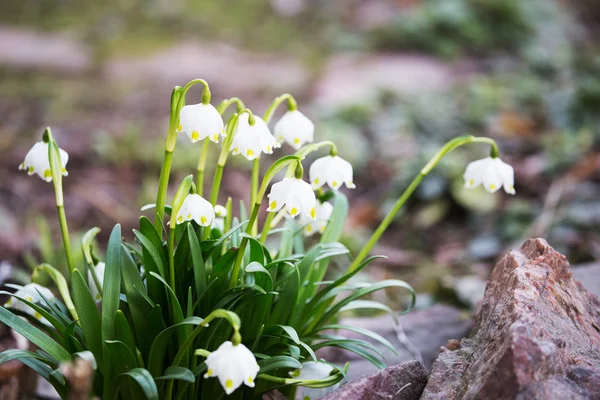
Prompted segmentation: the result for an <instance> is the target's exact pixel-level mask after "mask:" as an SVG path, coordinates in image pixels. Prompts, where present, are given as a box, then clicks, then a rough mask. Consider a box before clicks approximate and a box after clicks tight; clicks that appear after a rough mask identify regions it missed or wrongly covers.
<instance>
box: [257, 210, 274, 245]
mask: <svg viewBox="0 0 600 400" xmlns="http://www.w3.org/2000/svg"><path fill="white" fill-rule="evenodd" d="M275 214H276V213H273V212H270V213H269V215H267V219H265V225H264V226H263V230H262V233H261V234H260V243H261V244H265V242H266V241H267V237H268V236H269V232H270V231H271V223H272V222H273V218H274V217H275Z"/></svg>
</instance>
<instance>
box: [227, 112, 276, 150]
mask: <svg viewBox="0 0 600 400" xmlns="http://www.w3.org/2000/svg"><path fill="white" fill-rule="evenodd" d="M248 119H249V116H248V114H247V113H243V114H241V115H240V116H239V118H238V125H237V128H236V130H235V136H234V137H233V142H232V144H231V148H232V150H231V151H232V153H231V154H233V155H236V154H241V155H243V156H244V157H246V158H247V159H248V160H254V159H255V158H256V157H258V156H260V153H261V152H263V153H265V154H273V149H275V148H278V147H281V145H280V144H279V143H278V142H277V140H275V137H273V135H271V131H270V130H269V127H268V126H267V124H266V123H265V121H264V120H263V119H262V118H260V117H257V116H254V125H250V122H249V120H248Z"/></svg>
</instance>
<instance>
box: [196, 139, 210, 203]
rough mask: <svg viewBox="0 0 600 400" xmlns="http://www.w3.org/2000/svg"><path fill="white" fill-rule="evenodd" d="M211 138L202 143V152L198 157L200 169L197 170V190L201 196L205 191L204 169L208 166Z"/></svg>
mask: <svg viewBox="0 0 600 400" xmlns="http://www.w3.org/2000/svg"><path fill="white" fill-rule="evenodd" d="M208 145H209V140H206V139H205V140H204V143H203V144H202V152H201V153H200V158H199V159H198V170H197V171H196V173H197V174H196V191H197V193H198V194H199V195H200V196H203V192H204V170H205V168H206V157H207V155H208Z"/></svg>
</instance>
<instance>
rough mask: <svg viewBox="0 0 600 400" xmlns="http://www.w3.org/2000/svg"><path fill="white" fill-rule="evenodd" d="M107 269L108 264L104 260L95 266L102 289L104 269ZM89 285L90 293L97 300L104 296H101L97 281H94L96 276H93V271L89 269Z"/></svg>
mask: <svg viewBox="0 0 600 400" xmlns="http://www.w3.org/2000/svg"><path fill="white" fill-rule="evenodd" d="M105 269H106V264H104V263H103V262H102V261H101V262H99V263H98V264H96V266H95V267H94V272H95V273H96V277H97V278H98V283H100V289H102V287H103V286H104V270H105ZM88 286H89V288H90V293H91V294H92V297H93V298H94V300H95V301H100V300H102V296H100V292H99V291H98V287H97V286H96V281H94V277H93V276H92V271H90V270H88Z"/></svg>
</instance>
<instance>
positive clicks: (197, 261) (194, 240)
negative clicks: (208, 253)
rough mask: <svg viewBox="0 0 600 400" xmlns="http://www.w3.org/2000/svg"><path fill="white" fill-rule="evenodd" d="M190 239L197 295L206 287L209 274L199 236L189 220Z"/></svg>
mask: <svg viewBox="0 0 600 400" xmlns="http://www.w3.org/2000/svg"><path fill="white" fill-rule="evenodd" d="M187 231H188V241H189V243H190V253H191V254H192V266H193V269H194V283H195V285H196V295H197V296H200V294H201V293H203V292H204V289H205V288H206V282H207V276H206V267H205V265H204V259H203V258H202V251H201V250H200V243H199V242H198V236H196V233H195V232H194V230H193V229H192V224H191V223H189V222H188V229H187Z"/></svg>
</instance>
